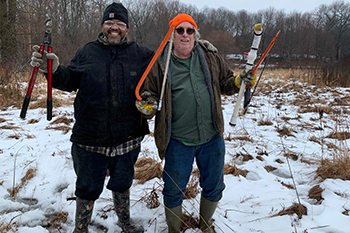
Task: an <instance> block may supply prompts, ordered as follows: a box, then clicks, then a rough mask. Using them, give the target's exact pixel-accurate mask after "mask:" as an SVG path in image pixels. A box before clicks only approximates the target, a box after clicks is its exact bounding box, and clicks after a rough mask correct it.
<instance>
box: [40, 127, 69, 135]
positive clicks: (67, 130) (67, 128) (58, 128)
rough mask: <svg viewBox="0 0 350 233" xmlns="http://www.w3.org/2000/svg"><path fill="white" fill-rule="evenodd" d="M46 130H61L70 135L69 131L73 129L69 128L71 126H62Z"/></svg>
mask: <svg viewBox="0 0 350 233" xmlns="http://www.w3.org/2000/svg"><path fill="white" fill-rule="evenodd" d="M45 129H46V130H49V129H53V130H61V131H63V133H64V134H67V133H69V131H70V130H71V129H72V128H71V127H69V126H65V125H61V126H54V127H51V126H47V127H46V128H45Z"/></svg>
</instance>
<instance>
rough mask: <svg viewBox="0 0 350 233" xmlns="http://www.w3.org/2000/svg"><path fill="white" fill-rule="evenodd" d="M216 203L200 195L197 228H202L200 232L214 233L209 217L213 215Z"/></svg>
mask: <svg viewBox="0 0 350 233" xmlns="http://www.w3.org/2000/svg"><path fill="white" fill-rule="evenodd" d="M217 205H218V203H217V202H213V201H209V200H207V199H205V198H204V197H201V204H200V209H199V228H200V229H201V230H202V232H205V233H215V230H214V226H213V225H212V221H211V217H213V214H214V212H215V209H216V206H217Z"/></svg>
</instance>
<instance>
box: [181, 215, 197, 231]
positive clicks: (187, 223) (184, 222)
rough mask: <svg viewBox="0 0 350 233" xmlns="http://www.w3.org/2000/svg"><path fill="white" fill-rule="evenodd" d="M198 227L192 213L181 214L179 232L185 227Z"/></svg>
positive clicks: (184, 229) (185, 228)
mask: <svg viewBox="0 0 350 233" xmlns="http://www.w3.org/2000/svg"><path fill="white" fill-rule="evenodd" d="M198 227H199V223H198V221H197V220H196V219H195V218H194V217H193V214H192V215H188V214H186V213H184V214H182V218H181V226H180V232H185V231H186V230H187V229H196V228H198Z"/></svg>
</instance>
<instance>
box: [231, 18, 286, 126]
mask: <svg viewBox="0 0 350 233" xmlns="http://www.w3.org/2000/svg"><path fill="white" fill-rule="evenodd" d="M257 25H259V24H256V25H255V26H254V39H253V43H252V47H251V50H250V51H249V54H248V58H247V59H248V60H247V63H246V71H249V70H250V69H251V68H252V67H253V65H252V64H253V63H254V60H255V58H256V52H257V47H256V46H255V45H256V43H260V39H261V37H260V36H261V33H260V35H256V33H255V31H256V29H261V30H260V32H261V31H262V26H257ZM260 25H261V24H260ZM280 32H281V31H278V32H277V34H276V35H275V37H274V38H273V39H272V41H271V42H270V44H269V46H268V47H267V49H266V50H265V52H264V53H263V55H262V56H261V58H260V59H259V61H258V63H257V64H256V65H255V67H254V69H253V70H252V72H251V73H250V74H251V75H254V74H255V72H256V70H257V69H258V67H259V66H260V64H261V63H262V62H263V61H264V59H265V57H266V56H267V54H268V53H269V52H270V50H271V48H272V46H273V45H274V44H275V42H276V39H277V37H278V35H279V34H280ZM257 37H260V38H257ZM257 45H259V44H257ZM251 52H253V53H252V55H250V53H251ZM249 56H250V57H249ZM247 67H249V68H248V70H247ZM243 82H244V80H242V85H241V88H240V89H239V93H238V96H237V101H236V105H235V109H234V111H233V114H232V117H231V120H230V125H231V126H236V124H237V118H238V112H239V108H240V105H241V102H242V98H243V95H244V90H245V89H246V88H247V87H249V86H248V85H246V86H245V85H243ZM246 98H250V89H249V92H248V95H246Z"/></svg>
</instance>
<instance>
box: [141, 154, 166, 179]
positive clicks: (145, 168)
mask: <svg viewBox="0 0 350 233" xmlns="http://www.w3.org/2000/svg"><path fill="white" fill-rule="evenodd" d="M161 163H162V162H157V161H156V160H154V159H152V158H149V157H142V158H140V159H138V160H137V162H136V163H135V177H134V178H135V179H136V180H138V181H137V184H144V183H145V182H147V181H149V180H151V179H153V178H155V177H157V178H159V179H161V178H162V173H163V167H162V165H161Z"/></svg>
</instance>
